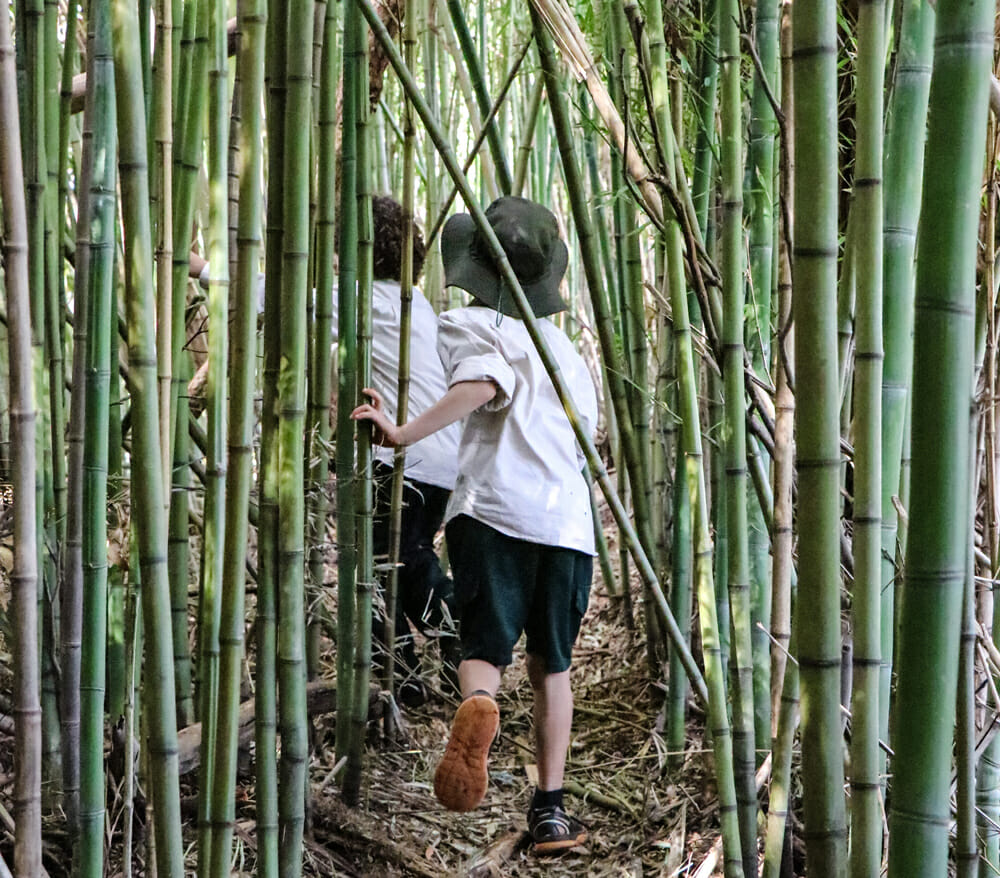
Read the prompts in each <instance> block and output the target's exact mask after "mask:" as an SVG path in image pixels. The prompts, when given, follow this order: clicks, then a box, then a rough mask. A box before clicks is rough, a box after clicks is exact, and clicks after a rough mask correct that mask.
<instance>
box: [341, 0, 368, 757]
mask: <svg viewBox="0 0 1000 878" xmlns="http://www.w3.org/2000/svg"><path fill="white" fill-rule="evenodd" d="M362 34H363V31H362V23H361V20H360V16H358V15H357V12H356V10H355V8H354V7H353V5H352V4H348V5H347V6H345V7H344V53H343V61H344V74H343V83H344V88H343V91H344V95H345V97H344V100H343V108H342V112H341V124H342V132H343V133H342V136H341V151H340V168H341V182H340V246H339V256H340V263H339V277H338V283H337V289H338V296H337V308H338V317H337V327H338V370H337V379H338V391H337V398H338V399H340V400H348V399H351V400H353V399H355V398H356V397H357V394H358V376H357V368H358V367H357V325H358V318H357V295H356V293H357V270H358V257H357V250H358V203H357V197H356V193H357V172H358V170H357V127H356V117H357V112H358V106H359V102H360V98H359V97H358V94H357V91H358V90H360V89H361V87H362V86H361V85H360V84H359V83H358V78H359V76H360V72H359V63H358V54H359V52H363V51H364V48H363V46H362V39H363V36H362ZM349 414H350V412H349V411H347V406H345V405H338V406H337V579H338V589H337V596H338V597H337V638H338V640H337V642H338V644H339V648H338V650H337V679H338V680H343V681H344V684H343V685H338V687H337V711H338V713H340V714H341V715H342V716H348V715H350V704H351V693H352V692H353V674H354V649H355V641H354V627H355V617H356V612H357V611H356V608H355V606H354V602H355V582H354V580H355V566H356V562H357V543H356V540H355V523H354V486H353V478H354V442H353V437H354V426H353V423H352V422H351V420H350V418H349V417H348V416H349ZM349 741H350V729H349V725H348V724H347V723H342V724H340V725H339V726H338V729H337V758H338V759H341V758H343V757H345V756H346V755H347V751H348V744H349Z"/></svg>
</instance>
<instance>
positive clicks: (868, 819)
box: [850, 0, 885, 876]
mask: <svg viewBox="0 0 1000 878" xmlns="http://www.w3.org/2000/svg"><path fill="white" fill-rule="evenodd" d="M857 33H858V37H857V39H858V54H857V76H858V85H857V90H856V95H857V123H856V124H857V145H856V154H855V171H854V172H855V180H854V198H853V204H852V213H853V214H854V219H855V222H856V226H855V229H856V231H857V236H856V240H855V251H854V256H855V259H856V264H857V269H858V271H857V308H856V321H855V334H856V344H857V351H856V354H855V372H854V394H853V399H854V588H853V592H852V601H851V610H852V620H851V621H852V626H851V627H852V634H853V638H854V652H853V678H854V687H853V694H852V697H851V714H852V719H851V772H850V782H851V851H850V869H851V874H852V875H859V876H860V875H871V876H877V875H878V872H879V867H880V865H881V862H882V831H881V830H882V815H881V801H880V783H879V746H878V741H879V704H878V699H879V666H880V664H881V645H880V639H881V637H880V630H881V624H880V623H881V617H880V608H881V586H882V582H881V561H882V551H881V527H882V519H881V489H882V447H881V443H882V396H881V394H882V359H883V354H882V215H883V208H882V124H883V123H882V80H883V72H884V68H885V48H884V44H885V4H884V3H883V2H882V0H873V2H871V3H866V4H864V6H862V7H860V10H859V19H858V31H857Z"/></svg>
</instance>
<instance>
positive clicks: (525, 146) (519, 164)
mask: <svg viewBox="0 0 1000 878" xmlns="http://www.w3.org/2000/svg"><path fill="white" fill-rule="evenodd" d="M544 93H545V80H544V79H542V77H539V78H538V79H536V80H535V83H534V85H533V86H532V88H531V99H530V101H529V103H528V110H527V113H526V114H525V120H524V128H523V131H522V132H521V145H520V146H519V147H518V150H517V158H516V160H515V162H514V180H513V182H512V183H511V195H520V194H521V193H522V192H523V191H524V181H525V178H526V177H527V174H528V159H529V158H530V157H531V150H532V146H533V144H534V141H535V125H536V124H537V123H538V112H539V110H540V109H541V106H542V95H543V94H544Z"/></svg>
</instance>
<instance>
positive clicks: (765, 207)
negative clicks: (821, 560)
mask: <svg viewBox="0 0 1000 878" xmlns="http://www.w3.org/2000/svg"><path fill="white" fill-rule="evenodd" d="M778 9H779V3H778V2H777V0H768V2H765V3H761V5H760V6H759V7H758V8H757V15H756V17H755V21H754V32H753V43H752V51H753V53H754V54H755V56H756V59H757V61H759V64H756V65H755V71H754V84H753V94H752V97H751V102H750V119H749V143H748V147H747V166H748V170H747V181H746V183H745V184H744V186H745V194H744V200H745V202H747V204H748V210H747V213H748V223H749V226H750V240H749V253H748V262H749V266H748V267H749V271H750V286H749V295H750V302H751V303H752V308H753V311H752V314H753V316H752V318H751V321H752V322H751V325H750V326H749V327H748V328H747V333H746V340H747V344H748V346H749V347H750V354H751V362H752V363H753V366H754V371H755V372H756V373H757V374H758V375H765V374H766V373H767V371H768V367H769V364H770V357H771V337H772V329H771V315H772V311H773V308H772V305H773V288H774V286H775V277H774V265H775V263H776V251H775V249H774V242H775V238H776V229H777V224H776V217H777V214H776V213H775V211H774V202H775V194H776V186H775V182H776V181H775V161H774V154H775V140H776V135H777V133H778V123H777V119H776V118H775V113H774V109H775V108H774V106H773V105H772V103H771V99H772V96H773V95H774V93H775V91H777V83H778ZM747 518H748V525H749V533H748V542H749V545H748V549H749V552H750V589H751V640H752V642H753V664H754V678H753V688H754V737H755V740H756V742H757V752H758V759H759V758H760V753H761V752H762V750H763V744H764V742H765V741H768V740H770V737H771V716H770V713H771V710H770V703H771V702H770V689H771V683H770V651H771V644H770V641H769V640H768V637H767V632H768V631H769V630H770V628H771V604H772V596H771V592H772V587H771V570H770V541H769V534H768V526H767V524H766V522H765V515H764V513H763V511H762V510H761V506H760V504H759V503H758V502H755V500H754V499H753V498H751V499H750V501H749V503H748V506H747Z"/></svg>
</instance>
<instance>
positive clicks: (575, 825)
mask: <svg viewBox="0 0 1000 878" xmlns="http://www.w3.org/2000/svg"><path fill="white" fill-rule="evenodd" d="M528 832H530V833H531V840H532V841H533V842H534V845H533V847H532V850H534V852H535V853H536V854H558V853H561V852H562V851H565V850H568V849H569V848H571V847H576V845H578V844H583V842H585V841H586V840H587V827H585V826H584V825H583V824H582V823H581V822H580V821H579V820H577V819H576V818H575V817H571V816H570V815H569V814H567V813H566V811H565V810H564V809H563V807H562V806H561V805H556V806H554V807H552V808H532V809H531V811H529V812H528Z"/></svg>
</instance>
